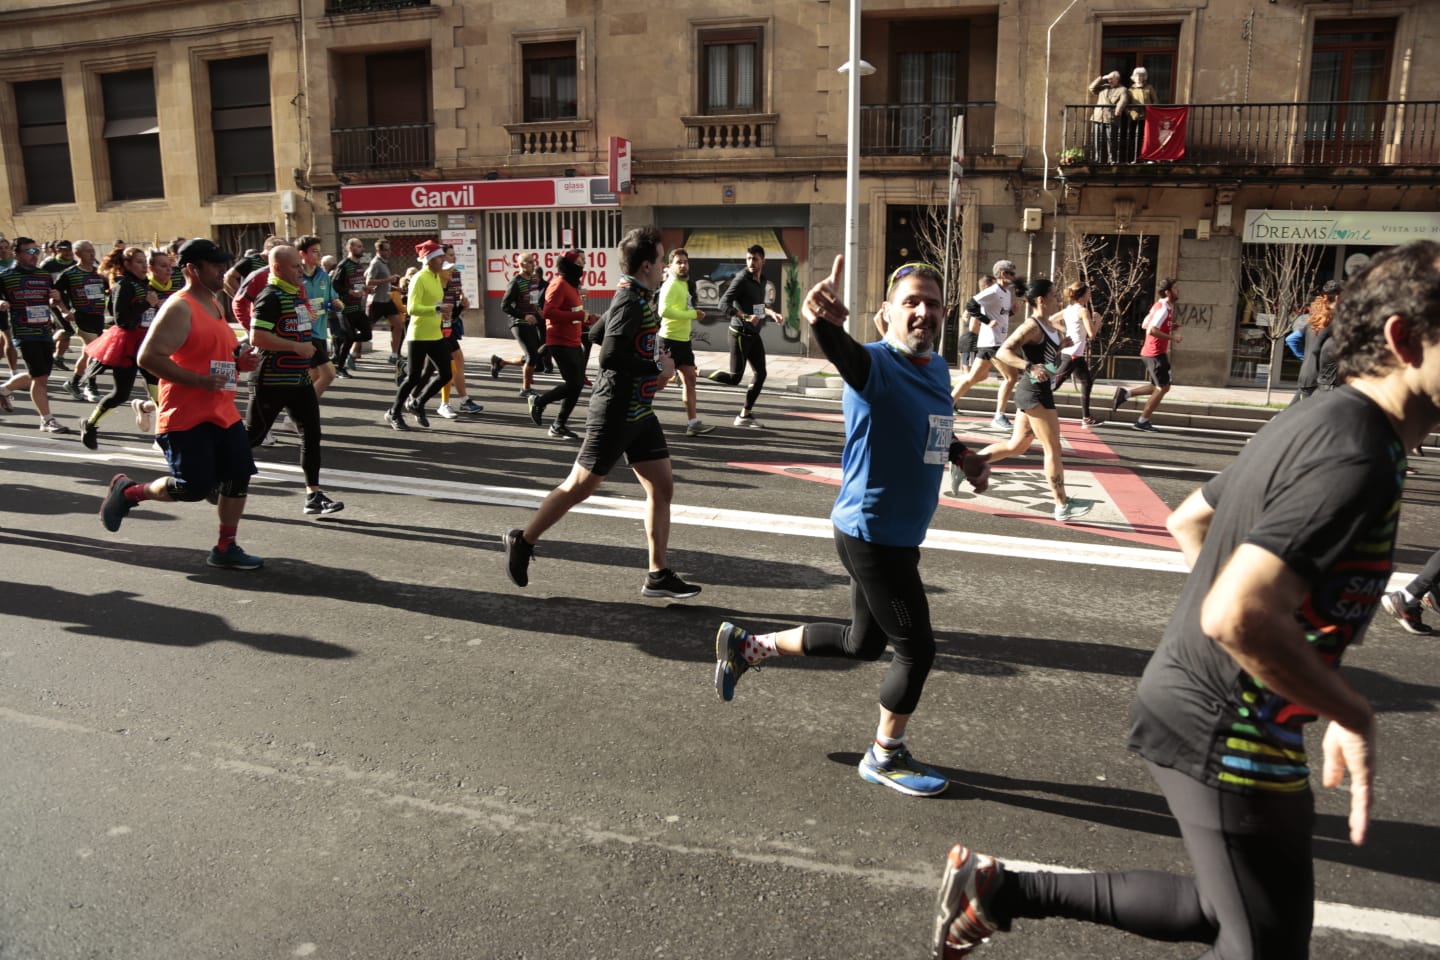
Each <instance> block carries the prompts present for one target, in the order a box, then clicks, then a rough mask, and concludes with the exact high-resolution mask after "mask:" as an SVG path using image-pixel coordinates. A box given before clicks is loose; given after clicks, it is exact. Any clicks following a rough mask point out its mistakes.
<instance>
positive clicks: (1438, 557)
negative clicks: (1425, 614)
mask: <svg viewBox="0 0 1440 960" xmlns="http://www.w3.org/2000/svg"><path fill="white" fill-rule="evenodd" d="M1437 580H1440V550H1437V551H1435V552H1434V553H1432V554H1430V559H1429V560H1426V561H1425V566H1423V567H1421V568H1420V572H1419V573H1418V574H1416V576H1415V579H1414V580H1411V581H1410V583H1409V584H1408V585H1407V586H1406V587H1405V589H1406V590H1408V591H1409V592H1410V595H1411V596H1412V597H1414V598H1415V599H1416V600H1420V599H1423V598H1424V596H1425V594H1427V593H1429V592H1430V591H1432V590H1434V589H1435V582H1436V581H1437Z"/></svg>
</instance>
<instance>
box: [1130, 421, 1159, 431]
mask: <svg viewBox="0 0 1440 960" xmlns="http://www.w3.org/2000/svg"><path fill="white" fill-rule="evenodd" d="M1130 429H1132V430H1143V431H1144V432H1145V433H1154V432H1155V424H1153V423H1151V422H1150V421H1149V420H1136V421H1135V422H1134V423H1132V424H1130Z"/></svg>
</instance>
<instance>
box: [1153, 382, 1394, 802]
mask: <svg viewBox="0 0 1440 960" xmlns="http://www.w3.org/2000/svg"><path fill="white" fill-rule="evenodd" d="M1404 478H1405V450H1404V449H1403V447H1402V445H1401V442H1400V440H1399V438H1398V437H1397V436H1396V435H1395V431H1394V430H1393V428H1392V427H1391V425H1390V421H1389V419H1388V418H1387V417H1386V416H1385V414H1384V413H1383V412H1382V411H1381V410H1380V408H1379V407H1378V406H1377V405H1376V404H1375V403H1374V402H1373V401H1372V400H1370V399H1369V398H1368V397H1366V396H1365V395H1364V394H1362V393H1360V392H1359V391H1358V390H1356V389H1355V388H1354V387H1342V388H1341V389H1339V390H1335V391H1333V392H1327V393H1324V394H1322V395H1320V396H1318V397H1317V398H1316V399H1313V400H1307V401H1305V402H1304V403H1301V404H1297V405H1295V406H1293V407H1290V408H1289V409H1287V410H1286V411H1285V412H1284V413H1282V414H1280V415H1279V416H1277V417H1276V418H1275V419H1274V420H1272V421H1271V422H1270V423H1269V424H1267V425H1266V426H1265V428H1264V429H1262V430H1261V431H1260V432H1259V433H1258V434H1256V435H1255V437H1254V439H1252V440H1251V441H1250V443H1249V444H1248V445H1247V446H1246V447H1245V449H1244V451H1243V452H1242V453H1241V454H1240V456H1239V458H1238V459H1237V460H1236V461H1235V463H1234V464H1232V465H1231V466H1230V468H1229V469H1227V470H1226V471H1225V472H1223V473H1221V474H1220V475H1219V476H1217V477H1215V478H1214V479H1212V480H1211V481H1210V482H1209V483H1207V484H1205V486H1204V487H1203V488H1202V493H1203V495H1204V497H1205V500H1206V502H1207V503H1209V504H1210V505H1211V506H1212V507H1213V508H1214V509H1215V516H1214V517H1213V518H1212V519H1211V523H1210V530H1209V532H1208V534H1207V535H1206V537H1205V543H1204V546H1203V547H1202V548H1201V551H1200V556H1199V558H1198V559H1197V560H1196V563H1195V569H1194V570H1193V571H1192V572H1191V574H1190V576H1189V578H1188V579H1187V580H1186V581H1185V587H1184V589H1183V590H1182V591H1181V594H1180V600H1179V602H1178V604H1177V605H1176V608H1175V614H1174V616H1173V617H1172V618H1171V620H1170V625H1169V627H1168V628H1167V629H1166V631H1165V637H1164V639H1163V640H1161V642H1160V647H1159V649H1157V650H1156V651H1155V655H1154V656H1153V657H1151V658H1150V663H1149V664H1148V665H1147V666H1146V668H1145V674H1144V676H1143V677H1142V678H1141V680H1140V687H1139V690H1138V691H1137V695H1136V700H1135V704H1134V706H1133V707H1132V708H1131V721H1132V727H1131V731H1130V749H1132V750H1134V751H1136V752H1137V753H1139V754H1140V755H1141V756H1143V757H1144V758H1145V759H1147V760H1149V761H1150V762H1151V763H1155V764H1157V765H1159V766H1162V767H1173V768H1174V769H1176V770H1178V771H1180V772H1181V773H1184V774H1187V775H1188V776H1191V777H1194V778H1195V779H1197V780H1199V781H1201V782H1203V783H1206V784H1209V785H1211V786H1218V787H1220V788H1222V789H1227V790H1234V791H1238V792H1250V791H1256V790H1266V791H1275V790H1280V791H1290V790H1302V789H1305V788H1306V787H1307V785H1308V783H1309V769H1308V767H1307V765H1306V756H1305V742H1304V732H1303V728H1304V725H1305V724H1306V723H1308V722H1310V721H1311V720H1314V719H1315V716H1314V714H1313V713H1312V712H1311V711H1310V710H1308V709H1307V708H1306V707H1304V706H1302V705H1299V704H1293V703H1290V702H1289V701H1288V700H1285V699H1284V698H1282V697H1280V696H1279V695H1277V694H1275V693H1273V692H1270V691H1268V690H1266V689H1265V688H1264V687H1263V686H1262V685H1261V684H1260V683H1259V682H1257V681H1256V680H1255V679H1254V678H1252V677H1251V676H1249V675H1248V674H1246V673H1245V672H1244V671H1243V670H1241V669H1240V666H1239V664H1237V663H1236V662H1235V660H1234V659H1233V658H1232V657H1231V656H1230V655H1229V654H1228V653H1226V652H1225V650H1224V648H1222V647H1221V646H1220V645H1219V644H1218V643H1216V642H1215V641H1214V640H1211V639H1210V638H1209V637H1207V636H1206V635H1205V633H1204V632H1203V631H1202V630H1201V629H1200V608H1201V605H1202V604H1203V603H1204V602H1205V596H1206V594H1207V593H1209V591H1210V587H1211V585H1212V584H1213V583H1214V582H1215V580H1216V578H1217V577H1218V575H1219V573H1220V570H1221V568H1222V567H1223V566H1224V565H1225V564H1226V563H1227V562H1228V561H1229V559H1230V557H1231V555H1232V554H1233V553H1234V552H1235V550H1236V549H1237V548H1238V547H1239V546H1240V545H1241V544H1242V543H1251V544H1254V545H1256V546H1258V547H1261V548H1263V549H1265V550H1268V551H1269V552H1270V553H1272V554H1274V555H1275V556H1277V557H1279V558H1280V559H1281V560H1283V561H1284V562H1285V565H1286V566H1287V567H1289V568H1290V569H1291V570H1293V571H1294V572H1295V573H1296V574H1297V575H1299V576H1300V577H1301V578H1303V579H1304V580H1305V581H1306V582H1307V583H1308V584H1309V585H1310V592H1309V594H1308V595H1307V596H1306V597H1305V600H1304V602H1303V603H1302V604H1301V605H1300V607H1299V609H1297V610H1296V611H1295V620H1296V622H1297V623H1299V624H1300V626H1301V628H1302V629H1303V630H1304V631H1305V636H1306V638H1307V639H1308V640H1309V642H1310V645H1311V648H1312V649H1313V650H1314V651H1315V654H1316V655H1317V656H1319V657H1320V658H1321V659H1322V660H1324V661H1325V662H1326V663H1327V664H1329V665H1331V666H1332V667H1336V668H1338V667H1339V665H1340V658H1341V656H1342V654H1343V653H1344V652H1345V648H1346V647H1347V646H1349V645H1350V644H1352V643H1358V642H1360V639H1361V637H1362V636H1363V635H1364V631H1365V628H1366V627H1367V626H1368V625H1369V623H1370V619H1371V617H1372V616H1373V615H1374V613H1375V605H1376V604H1377V603H1378V602H1379V601H1380V598H1381V597H1382V596H1383V595H1384V593H1385V587H1386V584H1387V583H1388V581H1389V579H1390V573H1391V570H1392V569H1393V566H1394V564H1393V556H1394V552H1395V530H1396V526H1397V524H1398V521H1399V519H1400V494H1401V490H1402V487H1403V485H1404Z"/></svg>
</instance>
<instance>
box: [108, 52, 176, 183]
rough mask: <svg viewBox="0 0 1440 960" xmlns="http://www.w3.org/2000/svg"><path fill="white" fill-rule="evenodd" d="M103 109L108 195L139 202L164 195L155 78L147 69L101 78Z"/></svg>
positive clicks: (111, 74) (109, 74)
mask: <svg viewBox="0 0 1440 960" xmlns="http://www.w3.org/2000/svg"><path fill="white" fill-rule="evenodd" d="M100 95H101V98H102V100H103V102H104V106H105V130H104V137H105V150H106V153H107V155H108V156H109V160H110V196H111V199H114V200H142V199H146V198H149V197H163V196H165V178H164V176H163V175H162V171H161V167H160V123H159V120H158V119H157V117H156V111H155V75H154V74H153V73H152V72H151V71H150V69H149V68H146V69H144V70H126V71H124V72H122V73H106V74H101V76H100Z"/></svg>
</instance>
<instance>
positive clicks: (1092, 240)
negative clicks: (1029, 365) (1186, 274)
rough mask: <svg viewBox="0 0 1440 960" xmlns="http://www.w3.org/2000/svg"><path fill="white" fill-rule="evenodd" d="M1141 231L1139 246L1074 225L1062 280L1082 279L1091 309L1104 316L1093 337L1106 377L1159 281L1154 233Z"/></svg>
mask: <svg viewBox="0 0 1440 960" xmlns="http://www.w3.org/2000/svg"><path fill="white" fill-rule="evenodd" d="M1148 239H1149V240H1150V242H1149V243H1147V237H1146V236H1145V234H1143V233H1141V234H1138V235H1136V237H1135V239H1134V245H1133V247H1132V246H1131V244H1130V243H1126V242H1125V240H1126V237H1125V236H1124V234H1123V232H1122V233H1121V234H1119V235H1100V234H1083V235H1082V234H1080V233H1077V232H1076V231H1075V229H1074V228H1073V227H1071V228H1070V231H1069V238H1068V241H1067V243H1066V253H1065V267H1064V275H1063V276H1062V277H1060V278H1058V282H1062V283H1068V282H1070V281H1071V280H1083V281H1084V282H1085V284H1086V285H1087V286H1089V287H1090V290H1091V293H1090V309H1091V311H1092V312H1093V313H1094V314H1095V316H1096V318H1097V319H1099V320H1100V332H1099V333H1098V334H1096V335H1095V336H1094V337H1092V338H1091V340H1090V345H1089V347H1088V348H1087V356H1088V358H1089V361H1090V369H1092V370H1094V371H1095V374H1096V376H1104V375H1105V374H1104V372H1103V371H1105V370H1106V369H1107V368H1108V364H1109V362H1110V358H1111V357H1113V356H1115V354H1116V353H1118V352H1119V351H1120V349H1121V348H1122V347H1123V346H1125V345H1126V344H1127V343H1132V342H1134V340H1135V337H1136V334H1137V332H1138V329H1139V323H1138V320H1137V319H1136V318H1137V313H1138V310H1139V309H1143V307H1144V306H1145V305H1146V301H1147V300H1149V298H1150V293H1151V291H1152V290H1153V288H1154V282H1155V257H1154V253H1153V252H1152V247H1153V241H1154V238H1148Z"/></svg>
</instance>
